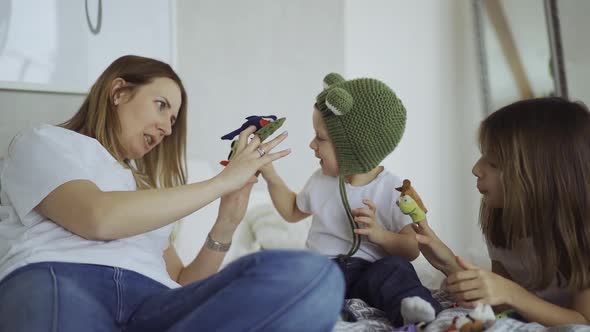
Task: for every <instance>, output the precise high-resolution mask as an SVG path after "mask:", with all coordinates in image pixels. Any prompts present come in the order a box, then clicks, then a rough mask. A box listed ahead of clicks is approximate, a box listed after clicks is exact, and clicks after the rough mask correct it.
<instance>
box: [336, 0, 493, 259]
mask: <svg viewBox="0 0 590 332" xmlns="http://www.w3.org/2000/svg"><path fill="white" fill-rule="evenodd" d="M472 26H473V25H472V22H471V5H470V2H469V1H438V0H419V1H411V2H409V1H401V0H400V1H390V0H364V1H359V0H348V1H346V7H345V29H346V33H345V37H346V42H345V43H346V51H345V56H346V74H347V76H348V77H357V76H372V77H376V78H380V79H382V80H383V81H384V82H386V83H387V84H388V85H389V86H391V87H392V88H393V89H394V91H396V93H397V94H398V96H399V97H400V98H401V100H402V102H403V103H404V105H405V106H406V109H407V112H408V120H407V127H406V132H405V134H404V137H403V138H402V141H401V143H400V144H399V145H398V147H397V148H396V150H395V151H394V152H393V154H392V155H390V156H389V157H388V158H387V159H386V160H385V162H384V164H385V165H386V166H388V167H390V168H391V169H393V170H394V171H395V172H397V173H398V174H400V176H402V177H407V178H409V179H411V180H412V181H413V183H414V184H415V187H416V189H417V190H418V191H419V193H420V194H421V196H422V199H423V200H424V202H425V204H426V206H427V208H428V209H429V212H428V216H429V221H430V224H431V225H432V227H433V228H434V229H435V230H436V231H437V232H438V234H439V236H440V237H441V238H442V239H443V240H445V241H446V242H448V244H449V245H450V246H451V247H452V248H454V249H456V251H457V254H461V255H463V254H466V253H467V252H468V251H469V250H468V248H471V247H474V248H476V250H484V249H483V247H482V245H481V235H480V234H481V233H480V232H479V229H478V227H477V211H478V206H479V200H478V199H479V193H477V191H476V190H475V178H474V177H473V176H472V175H471V165H472V164H473V163H474V162H475V160H476V159H477V157H478V154H477V153H478V151H477V147H476V145H475V133H476V129H477V124H478V122H479V120H480V119H481V117H482V115H483V111H482V106H481V104H480V102H479V90H478V89H479V85H478V76H477V67H476V59H475V46H474V37H473V35H472V30H473V29H472Z"/></svg>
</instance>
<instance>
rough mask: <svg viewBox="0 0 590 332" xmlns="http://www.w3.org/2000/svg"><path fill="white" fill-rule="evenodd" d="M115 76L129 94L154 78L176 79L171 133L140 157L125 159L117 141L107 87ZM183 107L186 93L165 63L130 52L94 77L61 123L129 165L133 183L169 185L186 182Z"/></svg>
mask: <svg viewBox="0 0 590 332" xmlns="http://www.w3.org/2000/svg"><path fill="white" fill-rule="evenodd" d="M116 78H122V79H123V80H125V82H126V84H125V86H123V87H121V88H120V90H117V91H116V92H118V91H121V90H127V91H128V92H129V95H130V98H133V96H134V93H135V92H136V91H137V89H138V88H139V87H140V86H142V85H146V84H149V83H151V82H152V81H153V80H154V79H156V78H169V79H171V80H173V81H174V82H176V84H177V85H178V87H179V89H180V93H181V98H182V101H181V105H180V110H179V112H178V116H177V118H176V122H175V124H174V127H173V130H172V134H171V135H170V136H167V137H166V138H164V140H162V142H161V143H160V144H158V145H157V146H156V147H154V148H153V149H152V150H151V151H150V152H149V153H147V154H146V155H145V156H143V158H142V159H137V160H126V159H125V158H124V157H123V147H122V145H121V141H120V135H121V125H120V122H119V117H118V113H117V112H116V111H115V105H114V103H113V96H114V95H115V94H116V93H112V91H111V88H112V84H113V81H114V80H115V79H116ZM186 110H187V95H186V91H185V89H184V86H183V84H182V81H181V80H180V78H179V77H178V75H177V74H176V73H175V72H174V70H173V69H172V68H171V67H170V66H169V65H168V64H166V63H164V62H161V61H158V60H155V59H150V58H144V57H140V56H134V55H126V56H122V57H120V58H118V59H117V60H115V61H114V62H113V63H112V64H111V65H110V66H108V68H107V69H106V70H105V71H104V72H103V73H102V74H101V75H100V77H99V78H98V79H97V80H96V82H95V83H94V85H92V88H91V89H90V92H89V93H88V96H87V97H86V99H85V100H84V103H83V104H82V106H81V107H80V109H79V110H78V112H77V113H76V114H75V115H74V116H73V117H72V118H71V119H69V120H68V121H66V122H65V123H63V124H61V126H62V127H64V128H67V129H70V130H73V131H76V132H78V133H80V134H84V135H86V136H89V137H92V138H94V139H96V140H97V141H98V142H100V144H102V145H103V146H104V147H105V148H106V149H107V150H108V151H109V152H110V153H111V154H112V155H113V156H114V157H115V158H116V159H117V160H118V161H119V162H120V163H122V164H124V165H126V166H127V167H129V168H130V169H131V170H132V171H133V174H134V176H135V180H136V182H137V186H138V187H139V188H141V189H147V188H169V187H173V186H178V185H182V184H186V181H187V171H186V169H187V166H186Z"/></svg>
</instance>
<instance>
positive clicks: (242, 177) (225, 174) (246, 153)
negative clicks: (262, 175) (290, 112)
mask: <svg viewBox="0 0 590 332" xmlns="http://www.w3.org/2000/svg"><path fill="white" fill-rule="evenodd" d="M255 131H256V127H255V126H250V127H248V128H247V129H245V130H244V131H242V132H241V133H240V136H239V142H238V143H237V147H236V150H235V155H234V157H233V158H232V160H231V161H230V163H229V164H228V165H227V166H226V167H225V169H224V170H223V171H222V172H221V173H219V174H218V175H217V177H218V178H219V179H220V180H222V181H223V183H224V184H225V188H226V192H232V191H235V190H238V189H240V188H242V187H244V186H245V185H246V184H247V183H251V182H252V181H253V180H252V176H253V175H255V174H256V173H257V172H258V170H259V169H260V168H261V167H262V166H264V165H266V164H269V163H271V162H273V161H274V160H277V159H280V158H283V157H285V156H286V155H288V154H289V153H290V152H291V151H290V150H289V149H287V150H282V151H279V152H276V153H271V151H272V150H273V149H274V148H275V147H276V146H277V145H279V144H280V143H281V142H282V141H283V140H284V139H285V138H286V137H287V133H286V132H284V133H282V134H281V135H279V136H277V137H275V138H274V139H273V140H271V141H269V142H267V143H264V144H260V138H259V137H258V136H254V138H252V140H250V141H249V142H248V139H249V137H250V136H251V135H252V134H253V133H254V132H255Z"/></svg>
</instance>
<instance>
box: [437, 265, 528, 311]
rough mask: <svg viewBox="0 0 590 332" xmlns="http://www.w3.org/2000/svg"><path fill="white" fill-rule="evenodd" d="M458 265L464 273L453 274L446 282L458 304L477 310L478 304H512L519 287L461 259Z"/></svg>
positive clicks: (448, 289)
mask: <svg viewBox="0 0 590 332" xmlns="http://www.w3.org/2000/svg"><path fill="white" fill-rule="evenodd" d="M457 263H458V265H459V266H460V267H461V268H463V269H464V271H459V272H456V273H453V274H451V275H449V277H448V278H447V280H446V289H447V291H448V292H449V293H450V294H451V296H452V297H453V298H454V299H455V301H456V302H457V304H459V305H460V306H462V307H466V308H475V307H476V306H477V305H478V304H489V305H492V306H496V305H501V304H508V305H510V304H511V303H512V296H513V294H515V293H516V288H517V287H519V286H518V285H517V284H515V283H514V282H513V281H511V280H508V279H506V278H504V277H501V276H499V275H497V274H495V273H493V272H490V271H486V270H483V269H481V268H479V267H477V266H475V265H471V264H469V263H467V262H466V261H464V260H463V259H462V258H460V257H457Z"/></svg>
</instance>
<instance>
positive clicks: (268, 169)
mask: <svg viewBox="0 0 590 332" xmlns="http://www.w3.org/2000/svg"><path fill="white" fill-rule="evenodd" d="M259 171H260V175H262V178H263V179H264V180H265V181H266V182H269V181H271V180H272V177H274V176H275V175H276V174H277V172H276V170H275V168H274V166H273V163H272V162H270V163H268V164H266V165H264V166H262V167H260V170H259Z"/></svg>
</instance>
